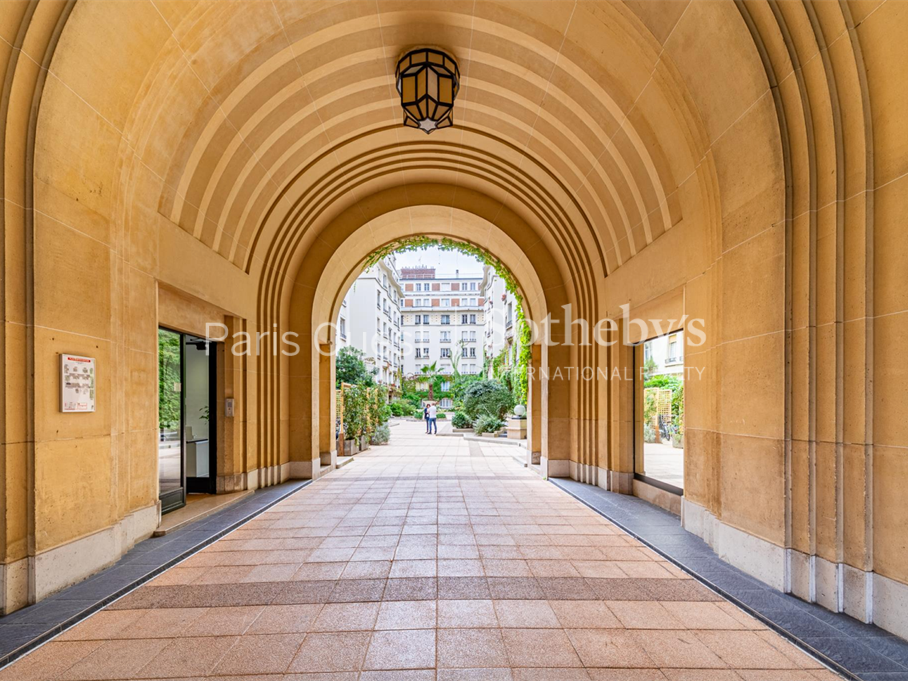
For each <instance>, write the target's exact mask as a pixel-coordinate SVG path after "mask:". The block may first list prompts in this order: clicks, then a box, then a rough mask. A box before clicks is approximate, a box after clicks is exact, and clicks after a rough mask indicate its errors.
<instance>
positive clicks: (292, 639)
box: [0, 423, 837, 681]
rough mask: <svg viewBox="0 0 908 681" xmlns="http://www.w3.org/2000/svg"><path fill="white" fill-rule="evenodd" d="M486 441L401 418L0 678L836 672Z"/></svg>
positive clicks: (544, 679) (363, 678)
mask: <svg viewBox="0 0 908 681" xmlns="http://www.w3.org/2000/svg"><path fill="white" fill-rule="evenodd" d="M480 448H481V450H484V449H485V447H482V445H480ZM471 449H473V453H472V454H471ZM489 449H490V450H493V449H495V448H491V447H490V448H489ZM481 450H480V452H479V453H477V452H476V448H475V447H473V448H471V447H470V446H468V443H467V442H466V441H464V440H462V439H460V438H449V437H438V438H434V437H430V436H426V435H424V434H423V432H422V425H421V424H419V423H413V424H411V423H405V424H402V425H400V426H397V427H396V428H395V429H394V431H393V441H392V445H390V446H388V447H383V448H376V449H373V450H372V452H370V453H368V454H365V455H362V456H358V457H357V459H356V461H354V462H353V463H352V464H351V465H349V466H346V467H345V468H343V469H341V470H339V471H336V472H334V473H332V474H331V475H329V476H328V477H326V478H323V479H322V480H319V481H317V482H316V483H314V484H312V485H310V486H309V487H308V488H307V489H305V490H303V491H301V492H299V493H297V494H295V495H294V496H292V497H290V498H288V499H286V500H284V501H282V502H280V503H279V504H277V505H275V506H274V507H272V508H271V509H269V510H267V511H265V512H264V513H263V514H262V515H260V516H258V517H257V518H256V519H254V520H252V521H250V522H249V523H247V524H246V525H244V526H243V527H242V528H240V529H238V530H236V531H234V532H233V533H231V534H229V535H227V536H226V537H224V538H223V539H221V540H219V541H218V542H216V543H214V544H212V545H211V546H209V547H208V548H206V549H204V550H203V551H201V552H199V553H198V554H196V555H194V556H193V557H191V558H190V559H188V560H186V561H185V562H183V563H182V564H180V565H178V566H176V567H173V568H171V569H170V570H168V571H167V572H165V573H163V574H162V575H160V576H159V577H157V578H156V579H155V580H154V581H152V582H151V583H149V584H148V585H146V586H143V587H141V588H140V589H138V590H136V591H134V592H132V593H131V594H129V595H127V596H126V597H124V598H122V599H121V600H119V601H117V602H115V603H113V604H112V605H110V606H108V607H107V608H106V609H105V610H103V611H101V612H99V613H97V614H95V615H93V616H92V617H91V618H89V619H87V620H86V621H84V622H82V623H81V624H79V625H77V626H76V627H74V628H72V629H71V630H69V631H67V632H66V633H64V634H63V635H62V636H60V637H58V638H57V639H55V640H54V641H52V642H51V643H49V644H47V645H45V646H43V647H42V648H39V649H38V650H36V651H35V652H33V653H31V654H29V655H28V656H26V657H24V658H23V659H21V660H19V661H17V662H15V663H14V664H13V665H11V666H10V667H7V668H6V669H5V670H3V671H2V672H0V680H6V679H11V680H15V681H43V680H50V679H59V680H70V681H79V680H86V681H88V680H93V679H106V680H116V679H157V678H180V679H201V678H210V677H229V678H231V679H233V681H238V680H242V681H277V680H278V679H282V680H292V681H356V680H359V681H428V680H433V679H435V680H437V681H505V680H509V681H575V680H584V681H605V680H617V679H625V680H634V681H644V680H650V679H678V680H681V679H693V680H696V681H710V680H720V679H751V680H754V681H756V680H771V681H786V680H791V681H794V680H800V679H835V678H837V677H836V676H835V675H833V674H832V673H831V672H829V671H827V670H825V669H823V668H822V667H821V666H820V665H819V664H818V663H817V662H816V661H814V660H813V659H812V658H810V657H808V656H806V655H805V654H803V653H801V652H800V651H799V650H797V649H796V648H795V647H794V646H792V645H791V644H789V643H788V642H786V641H784V640H783V639H782V638H780V637H779V636H778V635H776V634H775V633H773V632H771V631H768V630H767V629H766V628H765V627H764V626H763V625H762V624H760V623H759V622H757V621H756V620H754V619H752V618H751V617H750V616H748V615H746V614H744V613H743V612H742V611H740V610H739V609H738V608H737V607H735V606H733V605H731V604H730V603H728V602H725V601H724V600H723V599H722V598H720V597H719V596H717V595H716V594H714V593H713V592H711V591H709V590H707V589H706V588H705V587H703V586H702V585H700V584H699V583H698V582H696V581H694V580H692V579H690V578H689V577H688V576H687V575H686V574H684V573H682V572H681V571H679V570H678V569H677V568H676V567H674V566H673V565H671V564H670V563H668V562H665V561H664V560H662V559H661V558H660V557H659V556H658V555H657V554H655V553H653V552H652V551H650V550H649V549H647V548H645V547H643V546H642V545H641V544H640V543H638V542H637V541H636V540H635V539H633V538H632V537H630V536H629V535H627V534H625V533H624V532H623V531H621V530H619V529H618V528H617V527H615V526H614V525H612V524H611V523H609V522H608V521H607V520H605V519H604V518H603V517H602V516H600V515H599V514H597V513H595V512H594V511H592V510H590V509H588V508H587V507H586V506H584V505H583V504H581V503H580V502H579V501H577V500H575V499H573V498H571V497H570V496H568V495H567V494H566V493H564V492H563V491H561V490H559V489H558V488H556V487H555V486H553V485H551V484H549V483H547V482H545V481H543V480H542V479H541V478H539V477H538V476H537V475H535V474H534V473H532V472H529V471H527V470H526V469H523V468H521V467H520V466H518V465H517V464H516V463H515V462H514V461H513V459H512V458H511V456H510V454H509V453H501V452H497V451H494V452H493V451H489V452H484V451H481Z"/></svg>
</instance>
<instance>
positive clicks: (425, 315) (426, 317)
mask: <svg viewBox="0 0 908 681" xmlns="http://www.w3.org/2000/svg"><path fill="white" fill-rule="evenodd" d="M422 323H423V324H428V323H429V315H427V314H424V315H423V316H422Z"/></svg>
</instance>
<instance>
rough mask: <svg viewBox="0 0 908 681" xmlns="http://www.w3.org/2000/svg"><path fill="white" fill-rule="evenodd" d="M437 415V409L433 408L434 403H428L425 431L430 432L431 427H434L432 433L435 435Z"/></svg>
mask: <svg viewBox="0 0 908 681" xmlns="http://www.w3.org/2000/svg"><path fill="white" fill-rule="evenodd" d="M437 417H438V409H436V408H435V405H434V404H430V405H429V420H428V428H426V432H427V433H431V432H432V430H433V428H434V430H435V433H434V434H435V435H438V421H437Z"/></svg>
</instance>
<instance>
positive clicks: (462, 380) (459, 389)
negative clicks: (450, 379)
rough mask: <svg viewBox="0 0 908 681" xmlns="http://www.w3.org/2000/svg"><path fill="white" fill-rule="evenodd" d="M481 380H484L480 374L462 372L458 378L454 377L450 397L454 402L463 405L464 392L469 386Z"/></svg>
mask: <svg viewBox="0 0 908 681" xmlns="http://www.w3.org/2000/svg"><path fill="white" fill-rule="evenodd" d="M479 380H482V378H481V376H478V375H472V374H471V375H466V374H460V375H459V376H457V378H455V379H454V383H453V385H452V386H451V390H450V393H451V394H450V397H451V399H452V400H453V401H454V404H455V405H463V396H464V393H466V391H467V388H469V387H470V386H471V385H473V384H474V383H476V382H477V381H479Z"/></svg>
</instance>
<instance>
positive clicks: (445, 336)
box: [441, 331, 451, 343]
mask: <svg viewBox="0 0 908 681" xmlns="http://www.w3.org/2000/svg"><path fill="white" fill-rule="evenodd" d="M441 342H442V343H450V342H451V332H450V331H442V332H441Z"/></svg>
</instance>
